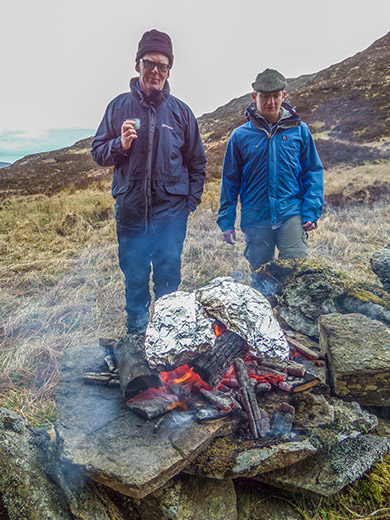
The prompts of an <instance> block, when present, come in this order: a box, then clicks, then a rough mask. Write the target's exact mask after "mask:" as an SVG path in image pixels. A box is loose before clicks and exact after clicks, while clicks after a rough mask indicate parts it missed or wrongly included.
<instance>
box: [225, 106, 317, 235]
mask: <svg viewBox="0 0 390 520" xmlns="http://www.w3.org/2000/svg"><path fill="white" fill-rule="evenodd" d="M282 107H283V108H284V109H285V110H284V115H283V117H282V119H281V120H280V121H278V122H277V123H276V124H275V125H274V126H273V127H272V129H270V127H269V126H268V124H267V123H266V121H265V120H264V119H263V118H262V117H261V116H259V115H258V113H257V111H256V106H255V104H254V103H252V104H251V105H250V106H249V107H248V110H247V114H246V116H247V119H248V122H247V123H246V124H244V125H242V126H240V127H238V128H236V129H235V130H234V131H233V132H232V134H231V136H230V139H229V142H228V145H227V148H226V153H225V159H224V164H223V172H222V185H221V204H220V209H219V214H218V220H217V222H218V225H219V227H220V228H221V230H222V231H226V230H228V229H234V222H235V219H236V206H237V200H238V196H239V197H240V202H241V229H242V230H244V231H245V229H247V228H251V227H256V226H262V225H264V224H271V225H274V224H279V223H281V222H283V221H284V220H286V219H288V218H289V217H292V216H294V215H302V221H303V222H307V221H309V220H310V221H312V222H316V221H317V220H318V219H319V218H320V216H321V214H322V211H323V205H324V199H323V168H322V164H321V161H320V158H319V156H318V153H317V150H316V147H315V144H314V141H313V138H312V136H311V134H310V131H309V129H308V126H307V125H306V124H305V123H304V122H302V121H301V119H300V117H299V116H298V114H297V113H296V112H295V110H294V109H293V108H292V107H291V106H290V105H288V104H287V103H283V104H282Z"/></svg>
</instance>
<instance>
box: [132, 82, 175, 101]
mask: <svg viewBox="0 0 390 520" xmlns="http://www.w3.org/2000/svg"><path fill="white" fill-rule="evenodd" d="M130 91H131V93H132V94H134V96H135V97H136V98H137V99H138V101H139V102H140V103H142V104H146V105H148V106H150V105H152V104H153V105H155V106H159V105H161V103H163V102H164V101H165V100H166V99H167V98H168V97H169V95H170V87H169V83H168V81H166V82H165V84H164V88H163V89H162V90H154V91H153V92H152V93H151V95H150V96H147V95H146V94H145V92H144V91H143V90H142V89H141V88H140V86H139V83H138V78H132V79H131V80H130Z"/></svg>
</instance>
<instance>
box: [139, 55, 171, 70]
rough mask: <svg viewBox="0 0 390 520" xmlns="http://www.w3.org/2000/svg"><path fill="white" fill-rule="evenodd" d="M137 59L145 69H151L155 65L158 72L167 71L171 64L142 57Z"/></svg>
mask: <svg viewBox="0 0 390 520" xmlns="http://www.w3.org/2000/svg"><path fill="white" fill-rule="evenodd" d="M139 61H142V63H143V64H144V67H145V69H148V70H153V69H154V67H157V68H158V71H159V72H168V70H169V69H170V68H171V66H170V65H169V64H168V63H156V62H155V61H152V60H144V59H142V58H141V59H140V60H139Z"/></svg>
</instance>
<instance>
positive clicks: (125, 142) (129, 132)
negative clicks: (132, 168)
mask: <svg viewBox="0 0 390 520" xmlns="http://www.w3.org/2000/svg"><path fill="white" fill-rule="evenodd" d="M139 127H140V120H139V119H126V121H124V122H123V124H122V128H121V146H122V150H129V148H130V146H131V143H132V142H133V141H134V139H137V137H138V136H137V130H138V129H139Z"/></svg>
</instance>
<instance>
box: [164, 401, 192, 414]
mask: <svg viewBox="0 0 390 520" xmlns="http://www.w3.org/2000/svg"><path fill="white" fill-rule="evenodd" d="M174 408H181V409H182V410H184V411H185V412H188V406H187V405H186V403H185V402H184V401H177V403H172V404H170V405H168V406H167V410H173V409H174Z"/></svg>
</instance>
